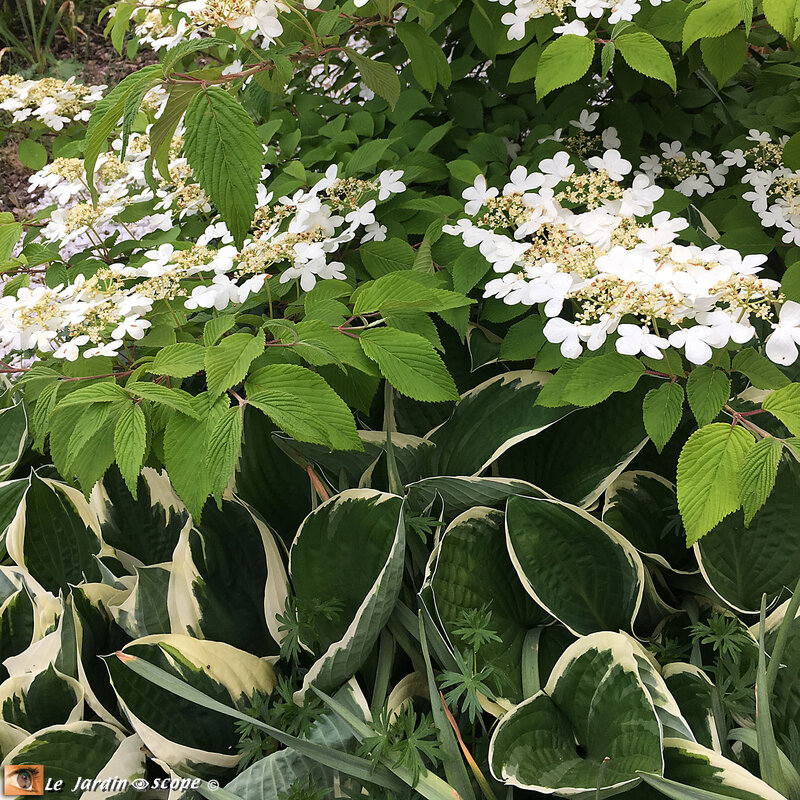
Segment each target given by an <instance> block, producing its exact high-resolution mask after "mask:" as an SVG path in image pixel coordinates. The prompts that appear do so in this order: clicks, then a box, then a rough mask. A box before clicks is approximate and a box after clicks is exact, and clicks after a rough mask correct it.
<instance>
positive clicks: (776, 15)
mask: <svg viewBox="0 0 800 800" xmlns="http://www.w3.org/2000/svg"><path fill="white" fill-rule="evenodd" d="M762 7H763V9H764V16H765V17H766V18H767V22H769V24H770V25H772V27H773V28H775V30H776V31H778V33H779V34H780V35H781V36H783V37H784V38H785V39H789V40H790V41H791V40H793V39H794V38H795V32H794V31H795V24H796V21H797V4H796V3H795V2H794V0H764V2H763V4H762Z"/></svg>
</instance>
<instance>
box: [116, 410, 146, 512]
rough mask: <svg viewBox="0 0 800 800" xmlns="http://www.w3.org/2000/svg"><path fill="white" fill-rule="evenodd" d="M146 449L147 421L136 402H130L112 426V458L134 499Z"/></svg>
mask: <svg viewBox="0 0 800 800" xmlns="http://www.w3.org/2000/svg"><path fill="white" fill-rule="evenodd" d="M146 451H147V422H146V420H145V417H144V412H143V411H142V408H141V406H140V405H139V404H138V403H130V404H128V406H127V407H126V408H125V410H124V411H123V412H122V414H121V415H120V417H119V419H118V420H117V424H116V426H115V428H114V458H115V459H116V462H117V466H118V467H119V471H120V474H121V475H122V477H123V479H124V480H125V485H126V486H127V487H128V491H129V492H130V493H131V494H132V495H133V498H134V500H135V499H136V492H137V488H138V483H139V472H140V471H141V469H142V462H143V461H144V456H145V452H146Z"/></svg>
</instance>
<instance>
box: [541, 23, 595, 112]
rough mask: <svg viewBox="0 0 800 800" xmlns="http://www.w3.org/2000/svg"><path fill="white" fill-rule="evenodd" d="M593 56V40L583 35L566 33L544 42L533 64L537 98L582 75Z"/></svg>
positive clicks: (572, 81)
mask: <svg viewBox="0 0 800 800" xmlns="http://www.w3.org/2000/svg"><path fill="white" fill-rule="evenodd" d="M593 56H594V42H593V41H592V40H591V39H589V38H587V37H585V36H575V35H573V34H569V33H568V34H566V35H564V36H560V37H559V38H558V39H556V40H555V41H553V42H551V43H550V44H549V45H547V47H546V48H545V49H544V52H543V53H542V55H541V57H540V58H539V63H538V65H537V67H536V79H535V81H534V85H535V87H536V97H537V99H539V100H541V99H542V98H543V97H544V96H545V95H548V94H550V92H552V91H553V90H555V89H560V88H561V87H562V86H566V85H567V84H569V83H574V82H575V81H577V80H578V79H579V78H582V77H583V76H584V75H585V74H586V72H587V71H588V69H589V67H590V66H591V64H592V57H593Z"/></svg>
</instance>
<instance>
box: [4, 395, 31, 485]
mask: <svg viewBox="0 0 800 800" xmlns="http://www.w3.org/2000/svg"><path fill="white" fill-rule="evenodd" d="M6 397H7V395H6ZM27 442H28V415H27V413H26V411H25V406H24V405H23V404H22V403H21V402H20V401H17V402H16V403H15V404H14V405H10V406H8V407H7V408H2V409H0V481H3V480H5V479H6V478H7V477H8V476H9V475H10V474H11V472H12V471H13V469H14V467H15V466H16V465H17V462H18V461H19V460H20V458H21V457H22V454H23V453H24V452H25V446H26V445H27Z"/></svg>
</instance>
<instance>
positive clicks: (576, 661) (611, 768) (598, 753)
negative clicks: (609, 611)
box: [489, 631, 674, 800]
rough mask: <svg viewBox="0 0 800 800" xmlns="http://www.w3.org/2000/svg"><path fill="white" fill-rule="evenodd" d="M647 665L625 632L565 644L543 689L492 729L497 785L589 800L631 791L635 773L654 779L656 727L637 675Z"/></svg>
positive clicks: (658, 760) (491, 756)
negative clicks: (652, 774) (649, 773)
mask: <svg viewBox="0 0 800 800" xmlns="http://www.w3.org/2000/svg"><path fill="white" fill-rule="evenodd" d="M645 660H646V659H645V656H644V651H643V650H642V648H641V647H640V646H639V645H638V644H637V643H636V641H635V640H634V639H632V638H631V637H630V636H627V635H626V634H624V633H613V632H610V631H603V632H601V633H594V634H591V635H590V636H585V637H583V638H581V639H579V640H578V641H577V642H575V643H574V644H572V645H570V646H569V647H568V648H567V649H566V650H565V651H564V653H563V655H562V656H561V658H560V659H559V660H558V661H557V663H556V665H555V666H554V667H553V670H552V672H551V674H550V678H549V679H548V681H547V684H546V686H545V687H544V690H542V691H539V692H537V693H536V694H535V695H533V697H530V698H528V699H527V700H525V701H524V702H522V703H520V704H519V705H518V706H516V708H514V709H513V710H512V711H510V712H509V713H508V714H506V715H505V716H504V717H503V718H502V719H501V720H500V723H499V724H498V725H497V727H496V728H495V730H494V733H493V734H492V738H491V741H490V744H489V766H490V768H491V770H492V774H493V775H494V776H495V778H497V780H500V781H502V782H504V783H505V784H507V785H508V784H510V785H512V786H518V787H520V788H522V789H528V790H534V791H537V792H542V793H545V794H548V795H550V794H557V795H559V796H561V797H582V798H586V800H590V798H606V797H610V796H611V795H617V794H619V793H620V792H624V791H625V790H626V789H630V788H633V787H634V786H636V785H637V784H638V783H639V782H640V779H639V775H638V774H637V773H638V771H640V770H641V771H645V772H653V773H656V774H660V773H661V770H662V758H661V740H662V733H661V725H660V723H659V719H658V716H657V714H656V708H655V707H654V700H653V698H652V697H651V695H650V693H649V691H648V687H647V686H646V684H645V677H644V676H643V675H642V674H641V668H642V666H643V664H644V661H645ZM651 675H652V676H653V679H654V680H655V681H657V684H656V688H658V689H659V694H661V695H662V696H663V697H665V698H669V692H668V690H667V689H666V686H665V685H663V680H661V679H660V678H659V677H658V676H657V673H655V671H652V673H651V674H648V675H647V678H648V679H650V678H651ZM669 699H670V700H671V698H669ZM673 704H674V700H672V701H671V703H670V705H673ZM609 754H611V758H607V756H609ZM614 754H619V755H618V757H614Z"/></svg>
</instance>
